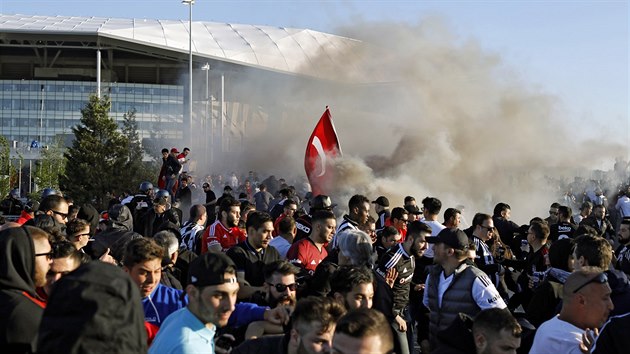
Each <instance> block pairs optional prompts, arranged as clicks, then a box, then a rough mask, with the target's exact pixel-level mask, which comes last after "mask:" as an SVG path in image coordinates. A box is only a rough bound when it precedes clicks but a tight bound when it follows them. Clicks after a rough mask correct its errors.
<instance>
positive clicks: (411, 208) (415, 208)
mask: <svg viewBox="0 0 630 354" xmlns="http://www.w3.org/2000/svg"><path fill="white" fill-rule="evenodd" d="M405 210H407V212H408V213H409V214H415V215H420V214H422V211H421V210H420V208H418V206H417V205H410V204H409V205H405Z"/></svg>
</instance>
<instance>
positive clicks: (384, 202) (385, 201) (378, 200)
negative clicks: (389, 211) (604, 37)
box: [372, 196, 389, 207]
mask: <svg viewBox="0 0 630 354" xmlns="http://www.w3.org/2000/svg"><path fill="white" fill-rule="evenodd" d="M372 203H373V204H378V205H380V206H384V207H388V206H389V199H387V198H386V197H383V196H380V197H378V198H376V200H375V201H373V202H372Z"/></svg>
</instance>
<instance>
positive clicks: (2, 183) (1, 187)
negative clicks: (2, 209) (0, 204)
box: [0, 135, 12, 198]
mask: <svg viewBox="0 0 630 354" xmlns="http://www.w3.org/2000/svg"><path fill="white" fill-rule="evenodd" d="M11 170H12V168H11V150H10V149H9V142H8V141H7V139H6V138H5V137H4V136H2V135H0V198H2V197H4V196H5V195H7V194H9V191H10V190H11V174H12V173H11V172H12V171H11Z"/></svg>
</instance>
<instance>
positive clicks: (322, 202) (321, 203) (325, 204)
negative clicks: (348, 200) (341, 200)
mask: <svg viewBox="0 0 630 354" xmlns="http://www.w3.org/2000/svg"><path fill="white" fill-rule="evenodd" d="M336 206H337V204H333V203H332V201H331V200H330V197H329V196H327V195H324V194H318V195H317V196H316V197H315V198H313V200H312V201H311V209H318V210H319V209H329V210H330V209H332V208H334V207H336Z"/></svg>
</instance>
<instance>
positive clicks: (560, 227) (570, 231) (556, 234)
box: [549, 221, 577, 242]
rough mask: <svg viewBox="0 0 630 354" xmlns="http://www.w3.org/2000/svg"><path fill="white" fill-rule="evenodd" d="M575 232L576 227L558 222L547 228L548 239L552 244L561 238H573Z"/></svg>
mask: <svg viewBox="0 0 630 354" xmlns="http://www.w3.org/2000/svg"><path fill="white" fill-rule="evenodd" d="M575 231H577V226H575V225H573V224H571V223H569V222H564V221H563V222H559V223H557V224H553V225H551V226H550V227H549V238H550V239H551V241H552V242H555V241H558V240H560V239H563V238H567V237H568V238H573V236H574V235H575Z"/></svg>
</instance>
